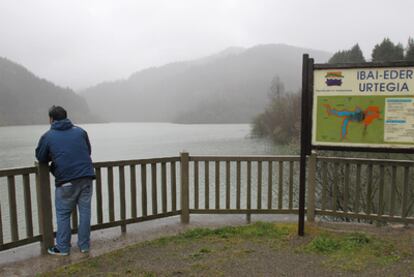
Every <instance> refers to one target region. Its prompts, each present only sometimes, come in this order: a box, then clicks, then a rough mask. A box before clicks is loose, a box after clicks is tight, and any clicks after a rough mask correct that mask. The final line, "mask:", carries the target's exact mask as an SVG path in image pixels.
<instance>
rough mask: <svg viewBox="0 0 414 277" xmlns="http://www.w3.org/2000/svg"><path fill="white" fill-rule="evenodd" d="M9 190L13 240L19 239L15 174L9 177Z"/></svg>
mask: <svg viewBox="0 0 414 277" xmlns="http://www.w3.org/2000/svg"><path fill="white" fill-rule="evenodd" d="M7 185H8V192H9V216H10V233H11V238H12V241H18V240H19V232H18V230H19V228H18V224H17V206H16V184H15V179H14V176H8V177H7Z"/></svg>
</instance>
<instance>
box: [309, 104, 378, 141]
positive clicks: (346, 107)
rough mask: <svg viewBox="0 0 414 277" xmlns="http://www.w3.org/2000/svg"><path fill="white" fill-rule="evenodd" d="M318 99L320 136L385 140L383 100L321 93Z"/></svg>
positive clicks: (342, 138) (320, 138) (342, 139)
mask: <svg viewBox="0 0 414 277" xmlns="http://www.w3.org/2000/svg"><path fill="white" fill-rule="evenodd" d="M318 102H319V105H318V108H319V110H318V117H317V118H318V122H317V123H318V124H317V125H318V126H319V127H320V131H319V132H318V137H317V139H318V140H320V141H332V142H356V143H358V142H366V143H380V142H381V141H382V135H381V132H383V128H382V127H383V125H384V122H383V119H384V116H383V114H381V113H382V112H383V110H384V105H383V104H382V101H373V100H372V99H365V101H364V99H361V98H359V97H357V98H355V97H341V96H333V97H319V98H318Z"/></svg>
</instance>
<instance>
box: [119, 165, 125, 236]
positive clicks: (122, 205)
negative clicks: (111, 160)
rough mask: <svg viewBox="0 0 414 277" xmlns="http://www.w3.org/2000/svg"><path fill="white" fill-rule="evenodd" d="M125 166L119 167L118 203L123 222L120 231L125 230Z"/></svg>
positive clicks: (123, 231)
mask: <svg viewBox="0 0 414 277" xmlns="http://www.w3.org/2000/svg"><path fill="white" fill-rule="evenodd" d="M125 197H126V196H125V167H124V166H123V165H121V166H120V167H119V203H120V209H121V221H123V222H124V223H123V224H121V232H122V233H125V232H126V223H125V219H126V201H125Z"/></svg>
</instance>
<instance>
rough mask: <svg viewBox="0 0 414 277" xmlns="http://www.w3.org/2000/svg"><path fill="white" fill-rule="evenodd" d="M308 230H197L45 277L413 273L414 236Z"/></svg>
mask: <svg viewBox="0 0 414 277" xmlns="http://www.w3.org/2000/svg"><path fill="white" fill-rule="evenodd" d="M306 232H307V236H306V237H305V238H298V237H297V236H296V224H273V223H264V222H257V223H255V224H251V225H246V226H237V227H223V228H219V229H206V228H195V229H192V230H189V231H187V232H184V233H182V234H180V235H177V236H170V237H165V238H161V239H158V240H154V241H150V242H144V243H139V244H136V245H131V246H129V247H127V248H125V249H121V250H117V251H114V252H111V253H108V254H105V255H102V256H99V257H94V258H90V259H87V260H86V261H83V262H81V263H77V264H73V265H69V266H64V267H61V268H59V269H57V270H56V271H54V272H49V273H46V274H44V275H42V276H73V275H76V276H124V275H126V276H171V275H184V276H197V275H203V276H229V275H240V274H244V275H246V274H247V275H248V274H253V275H255V274H258V275H261V273H264V272H263V270H266V272H267V274H268V275H269V274H282V273H283V274H292V275H295V274H296V275H297V274H299V275H300V273H301V274H304V272H303V271H300V270H304V269H305V270H311V271H312V272H314V273H315V274H319V273H324V274H325V275H336V274H337V273H339V272H344V271H345V272H347V271H350V272H355V271H356V272H361V273H364V274H370V273H372V272H374V271H373V270H377V269H378V268H382V269H384V270H385V269H386V268H387V266H391V265H397V264H398V263H401V264H399V267H396V268H399V269H401V270H406V269H407V270H410V267H411V268H412V266H413V265H414V260H413V255H414V253H413V250H412V248H411V247H410V235H406V236H399V237H397V238H395V237H392V236H391V235H389V236H387V237H378V236H374V235H369V234H366V233H346V232H340V233H339V232H335V231H328V230H325V229H321V228H318V227H315V226H308V228H307V231H306ZM402 263H404V264H402ZM299 264H300V266H298V265H299ZM401 272H405V271H401ZM401 272H400V271H398V272H397V273H401ZM408 272H409V271H408ZM391 273H392V272H391ZM299 275H298V276H299ZM325 275H324V276H325ZM402 275H404V274H402Z"/></svg>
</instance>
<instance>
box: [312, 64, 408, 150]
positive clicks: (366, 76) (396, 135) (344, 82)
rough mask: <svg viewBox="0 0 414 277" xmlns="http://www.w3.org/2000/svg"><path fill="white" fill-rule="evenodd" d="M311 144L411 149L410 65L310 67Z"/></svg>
mask: <svg viewBox="0 0 414 277" xmlns="http://www.w3.org/2000/svg"><path fill="white" fill-rule="evenodd" d="M313 77H314V87H313V109H312V110H313V125H312V145H320V146H345V147H375V148H414V67H383V68H352V69H338V68H335V69H314V72H313Z"/></svg>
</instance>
